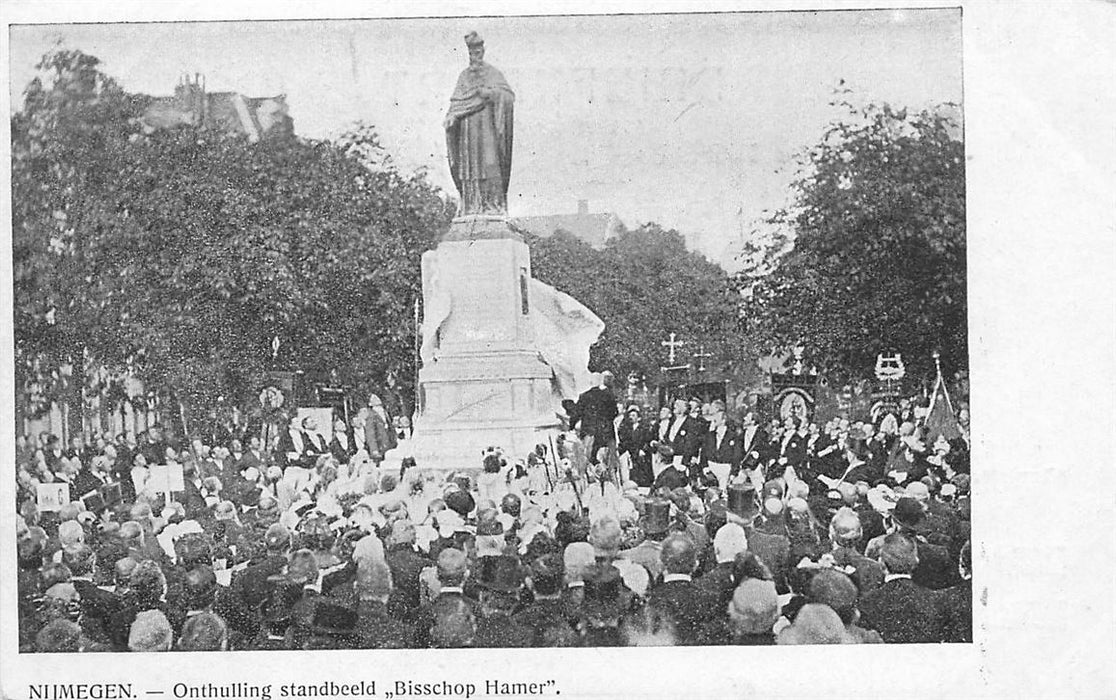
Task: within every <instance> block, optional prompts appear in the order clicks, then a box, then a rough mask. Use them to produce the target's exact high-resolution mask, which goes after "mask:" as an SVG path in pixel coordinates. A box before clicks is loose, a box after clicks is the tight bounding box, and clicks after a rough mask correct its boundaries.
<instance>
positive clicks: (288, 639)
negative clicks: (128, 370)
mask: <svg viewBox="0 0 1116 700" xmlns="http://www.w3.org/2000/svg"><path fill="white" fill-rule="evenodd" d="M609 385H610V382H609V378H608V377H607V376H604V377H601V378H600V381H599V386H597V387H595V388H594V389H591V390H590V391H589V392H586V394H585V395H583V396H582V397H581V399H580V400H579V401H577V402H571V403H568V404H567V405H566V410H567V414H568V415H567V418H568V422H567V425H566V426H564V427H566V428H567V429H568V430H566V431H565V432H563V433H562V434H561V435H559V436H558V439H557V440H556V441H555V442H554V443H549V444H548V445H539V446H538V447H537V448H536V449H535V450H534V451H532V452H531V453H530V454H528V455H506V454H503V452H502V451H501V450H500V449H499V448H497V447H493V448H490V449H489V450H487V451H486V452H485V453H484V454H478V455H477V457H476V462H475V463H474V464H462V465H452V466H453V467H454V469H453V470H452V471H450V470H446V469H441V468H437V469H435V468H429V467H434V466H442V465H417V464H415V463H414V460H413V459H409V458H404V457H402V456H400V455H398V454H397V453H398V450H396V449H394V448H395V444H394V443H395V440H394V439H392V437H393V436H391V435H390V433H391V431H390V429H383V430H381V428H384V427H385V426H390V425H391V422H390V421H388V420H386V416H385V415H384V414H383V410H382V406H377V405H376V404H377V402H376V401H375V397H373V401H372V402H370V404H371V405H370V407H369V409H368V410H367V411H363V412H362V416H361V420H360V421H359V424H360V425H359V427H360V429H361V430H360V432H359V433H357V432H355V430H354V427H356V426H347V425H345V423H344V422H343V421H339V422H338V423H336V424H334V425H333V426H332V427H333V431H332V435H331V437H330V439H328V440H327V439H326V437H325V436H324V435H322V434H320V433H319V432H317V428H318V426H317V424H316V422H315V421H314V420H313V419H312V418H311V419H309V420H307V421H302V422H300V423H292V425H291V426H290V427H289V429H288V430H287V431H286V432H285V433H282V434H280V435H279V436H278V438H277V439H276V440H275V442H274V443H273V444H272V445H263V444H261V442H260V438H259V436H256V435H239V436H235V437H231V438H230V440H229V441H228V443H227V444H217V445H210V444H206V441H205V440H194V441H192V442H191V441H176V440H174V439H173V437H170V436H168V435H166V434H165V433H163V432H161V431H160V430H159V429H158V428H157V427H155V428H152V429H150V430H148V431H147V432H146V433H145V434H144V435H142V436H140V437H139V439H137V440H132V439H131V438H130V437H129V436H126V435H125V436H121V437H120V438H118V439H117V440H114V441H111V442H108V441H105V440H103V439H99V440H90V441H89V442H88V443H87V442H86V441H84V440H83V439H82V438H74V439H73V440H71V442H70V445H69V447H68V448H63V447H62V446H61V442H60V441H59V440H58V439H57V438H56V437H54V436H50V435H44V436H40V437H39V439H38V441H37V443H35V442H34V441H33V440H31V439H29V438H24V439H22V440H20V441H19V449H18V454H17V473H18V489H17V507H18V513H19V518H18V520H17V526H18V531H17V532H16V538H17V551H18V560H19V561H18V601H19V637H20V648H21V650H22V651H28V652H77V651H83V652H94V651H170V650H180V651H213V650H226V649H232V650H236V649H255V650H280V649H338V648H346V649H350V648H351V649H356V648H448V647H567V646H569V647H572V646H589V647H593V646H619V645H634V646H639V645H753V644H831V643H909V642H924V643H937V642H967V641H971V640H972V614H971V583H970V579H971V574H972V555H971V545H970V542H969V489H970V476H969V463H968V434H967V429H968V425H967V416H966V415H964V412H962V415H960V416H959V418H961V421H960V422H961V425H960V426H959V429H960V430H959V436H955V437H953V438H952V439H949V438H947V437H945V436H941V435H937V436H936V435H933V434H932V433H931V431H930V430H929V429H928V426H927V425H926V424H925V422H926V421H925V419H926V415H925V412H924V411H922V412H920V411H918V408H919V406H918V402H917V401H914V402H910V401H908V402H902V403H901V404H900V407H899V410H897V411H895V412H891V413H885V414H883V415H880V416H877V420H874V421H873V420H871V419H870V418H868V417H867V416H849V417H841V418H834V419H833V420H831V421H829V422H828V423H826V424H825V425H823V426H819V425H817V424H816V423H812V422H809V421H805V420H800V419H799V418H798V417H797V416H793V415H792V416H788V417H787V418H786V419H785V420H777V421H774V422H772V423H770V424H768V425H765V426H761V425H759V424H758V422H757V421H756V420H755V418H754V416H753V415H752V414H751V413H745V415H743V416H742V417H741V420H739V421H734V420H730V419H729V417H728V415H727V414H728V412H727V411H726V407H725V405H724V404H723V403H722V402H720V401H712V402H708V403H706V402H702V401H700V400H696V399H695V400H683V399H680V400H678V401H676V402H674V404H673V406H672V407H671V408H669V409H667V408H664V409H663V411H662V412H661V413H660V414H659V416H658V417H657V419H654V420H645V419H644V418H643V417H642V411H641V410H640V409H639V408H638V407H634V406H633V407H624V406H623V405H618V404H617V402H616V401H615V399H614V398H613V397H612V395H611V389H610V386H609ZM610 404H611V405H610ZM357 422H358V421H354V423H357ZM550 444H553V445H554V447H553V449H551V448H550V446H549V445H550ZM167 464H174V465H179V466H181V473H182V477H183V483H182V485H181V488H180V489H175V490H171V491H169V492H167V490H168V489H169V488H170V487H168V486H167V485H166V484H167V483H168V482H166V481H158V480H156V479H154V478H153V477H152V474H153V473H154V472H155V471H156V470H155V469H154V466H155V465H167ZM55 482H66V483H68V484H69V493H70V497H71V500H70V502H69V503H66V504H64V505H62V506H61V507H60V508H59V509H58V510H50V511H42V512H41V511H40V509H39V508H38V506H37V501H36V492H37V488H38V485H39V484H43V483H55ZM109 486H111V487H112V488H108V487H109Z"/></svg>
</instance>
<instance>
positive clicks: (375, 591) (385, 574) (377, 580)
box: [355, 560, 392, 603]
mask: <svg viewBox="0 0 1116 700" xmlns="http://www.w3.org/2000/svg"><path fill="white" fill-rule="evenodd" d="M355 587H356V590H357V595H358V596H359V597H360V599H361V600H366V601H379V602H381V603H386V602H387V600H388V598H389V597H390V596H391V590H392V581H391V569H390V568H388V565H387V564H385V563H384V562H382V561H375V560H373V561H370V562H367V563H366V562H362V563H360V564H359V565H358V566H357V578H356V586H355Z"/></svg>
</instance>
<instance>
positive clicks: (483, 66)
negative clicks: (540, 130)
mask: <svg viewBox="0 0 1116 700" xmlns="http://www.w3.org/2000/svg"><path fill="white" fill-rule="evenodd" d="M481 88H490V89H492V90H494V91H495V94H494V95H493V96H492V97H491V98H490V99H485V98H483V97H481V95H480V90H481ZM514 105H515V93H514V92H512V89H511V86H510V85H508V81H507V80H505V79H504V76H503V74H501V73H500V71H498V70H497V69H496V68H494V67H493V66H491V65H489V64H487V63H484V62H483V61H482V62H481V63H479V64H477V65H475V66H469V67H468V68H466V69H465V70H464V71H462V73H461V75H460V76H459V77H458V79H457V87H455V88H454V91H453V96H452V97H451V98H450V106H449V112H448V114H447V118H448V119H452V120H453V122H452V125H451V126H450V127H449V128H448V129H446V150H447V152H448V154H449V166H450V173H451V174H452V175H453V183H454V185H456V187H457V191H458V193H459V194H460V195H461V207H460V209H459V210H458V214H459V215H468V214H506V213H507V209H508V204H507V199H508V182H509V181H510V179H511V160H512V158H511V157H512V121H513V108H514Z"/></svg>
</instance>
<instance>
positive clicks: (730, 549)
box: [697, 523, 748, 611]
mask: <svg viewBox="0 0 1116 700" xmlns="http://www.w3.org/2000/svg"><path fill="white" fill-rule="evenodd" d="M746 551H748V536H747V534H746V533H745V532H744V528H743V527H741V526H740V525H737V524H736V523H726V524H724V525H722V526H721V527H720V528H718V529H717V534H715V535H714V536H713V557H714V559H715V560H716V562H717V563H716V566H714V567H713V569H711V570H710V571H709V572H708V573H706V574H705V575H703V576H702V577H701V578H699V579H698V580H697V585H698V587H699V588H701V589H702V590H703V591H704V592H706V593H707V594H708V595H709V596H710V597H713V598H716V600H717V610H719V611H724V610H726V606H727V605H728V604H729V601H731V600H732V594H733V591H735V590H736V583H737V582H736V581H735V580H734V578H733V562H735V561H736V555H738V554H743V553H744V552H746Z"/></svg>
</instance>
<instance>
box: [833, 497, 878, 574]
mask: <svg viewBox="0 0 1116 700" xmlns="http://www.w3.org/2000/svg"><path fill="white" fill-rule="evenodd" d="M863 532H864V530H863V527H862V526H861V524H860V517H859V516H857V514H856V512H855V511H854V510H852V509H851V508H848V507H845V508H841V509H840V510H838V511H837V512H836V513H835V514H834V515H833V519H832V520H830V521H829V541H830V543H831V544H832V545H833V550H832V552H831V554H832V555H833V560H834V561H835V562H836V563H837V564H838V565H839V566H851V567H853V568H854V569H856V573H855V574H854V577H855V580H856V582H857V588H858V589H859V590H860V592H861V594H864V593H870V592H871V591H874V590H876V589H877V588H879V587H880V586H882V585H883V580H884V570H883V566H882V565H881V564H880V563H879V562H878V561H875V560H872V559H869V558H868V557H866V556H864V555H863V554H861V553H860V551H859V550H858V547H859V544H860V540H861V537H862V536H863Z"/></svg>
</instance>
